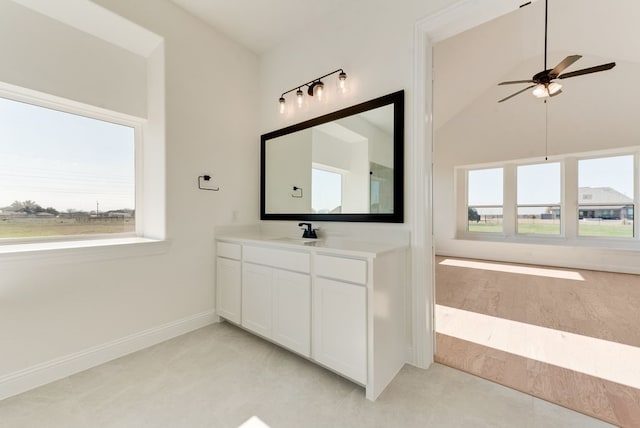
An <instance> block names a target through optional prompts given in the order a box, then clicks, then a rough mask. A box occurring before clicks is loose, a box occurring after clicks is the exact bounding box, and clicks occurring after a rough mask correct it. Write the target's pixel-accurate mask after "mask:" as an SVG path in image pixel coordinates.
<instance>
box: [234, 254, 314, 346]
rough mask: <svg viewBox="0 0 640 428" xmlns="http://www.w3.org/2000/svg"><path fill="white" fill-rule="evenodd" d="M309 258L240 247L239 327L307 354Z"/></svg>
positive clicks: (309, 321)
mask: <svg viewBox="0 0 640 428" xmlns="http://www.w3.org/2000/svg"><path fill="white" fill-rule="evenodd" d="M309 259H310V255H309V254H308V253H306V252H296V251H286V250H279V249H270V248H265V247H257V246H248V245H247V246H244V259H243V265H242V317H241V318H242V326H243V327H244V328H246V329H247V330H251V331H253V332H254V333H257V334H259V335H261V336H264V337H266V338H268V339H271V340H273V341H274V342H276V343H279V344H281V345H282V346H284V347H286V348H289V349H291V350H292V351H295V352H297V353H299V354H302V355H304V356H306V357H309V356H310V355H311V277H310V275H309V270H310V267H309V266H310V262H309Z"/></svg>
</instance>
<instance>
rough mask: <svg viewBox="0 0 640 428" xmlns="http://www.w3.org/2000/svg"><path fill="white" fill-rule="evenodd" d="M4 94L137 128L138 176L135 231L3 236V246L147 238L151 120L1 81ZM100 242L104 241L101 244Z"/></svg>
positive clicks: (65, 111) (1, 94)
mask: <svg viewBox="0 0 640 428" xmlns="http://www.w3.org/2000/svg"><path fill="white" fill-rule="evenodd" d="M0 97H2V98H5V99H8V100H12V101H17V102H22V103H27V104H31V105H33V106H36V107H42V108H47V109H52V110H56V111H60V112H64V113H69V114H73V115H77V116H83V117H87V118H90V119H95V120H100V121H103V122H109V123H113V124H117V125H122V126H127V127H130V128H132V129H133V138H134V169H135V173H134V179H135V184H134V186H135V195H134V197H135V206H134V209H135V231H134V232H123V233H108V234H86V235H58V236H34V237H16V238H0V247H8V246H13V245H19V246H20V245H22V244H38V243H44V244H48V243H56V242H61V243H63V242H74V241H96V242H97V241H102V240H109V239H118V240H121V239H123V238H124V239H126V238H143V237H144V222H143V219H144V203H143V197H144V181H143V178H144V165H143V163H144V161H143V159H144V151H143V150H144V141H143V138H144V135H143V129H144V127H145V125H146V123H147V120H146V119H143V118H139V117H136V116H132V115H128V114H125V113H119V112H116V111H112V110H108V109H104V108H101V107H96V106H92V105H89V104H85V103H81V102H78V101H73V100H69V99H66V98H62V97H58V96H55V95H50V94H46V93H43V92H39V91H35V90H32V89H27V88H23V87H18V86H15V85H10V84H6V83H3V82H0ZM97 245H100V244H97Z"/></svg>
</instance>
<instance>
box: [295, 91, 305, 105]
mask: <svg viewBox="0 0 640 428" xmlns="http://www.w3.org/2000/svg"><path fill="white" fill-rule="evenodd" d="M303 102H304V94H303V93H302V90H301V89H300V88H298V90H297V91H296V103H297V104H298V107H302V103H303Z"/></svg>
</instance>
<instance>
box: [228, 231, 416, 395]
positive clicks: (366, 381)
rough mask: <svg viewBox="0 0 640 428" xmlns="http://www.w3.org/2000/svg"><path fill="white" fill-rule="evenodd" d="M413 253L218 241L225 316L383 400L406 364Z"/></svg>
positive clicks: (309, 242) (263, 239)
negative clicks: (408, 278) (409, 267)
mask: <svg viewBox="0 0 640 428" xmlns="http://www.w3.org/2000/svg"><path fill="white" fill-rule="evenodd" d="M407 252H408V247H407V246H405V245H396V244H383V243H372V242H362V241H351V240H348V239H342V238H328V239H297V238H287V237H269V236H263V235H261V234H259V233H247V234H234V235H229V236H219V237H218V238H217V240H216V267H217V269H216V302H217V304H216V306H217V314H218V315H219V316H220V317H222V318H224V319H225V320H227V321H229V322H232V323H234V324H237V325H239V326H241V327H242V328H243V329H245V330H248V331H250V332H252V333H254V334H256V335H259V336H260V337H263V338H264V339H267V340H269V341H271V342H273V343H276V344H278V345H280V346H282V347H284V348H286V349H288V350H290V351H292V352H295V353H297V354H299V355H301V356H303V357H305V358H308V359H310V360H311V361H314V362H315V363H317V364H319V365H321V366H323V367H325V368H327V369H329V370H331V371H333V372H335V373H338V374H340V375H342V376H344V377H346V378H348V379H350V380H352V381H354V382H356V383H358V384H360V385H362V386H364V387H365V389H366V397H367V398H368V399H369V400H375V399H376V398H377V397H378V396H379V395H380V393H381V392H382V391H383V390H384V388H385V387H386V386H387V385H388V384H389V383H390V382H391V380H392V379H393V378H394V376H395V375H396V374H397V372H398V371H399V370H400V369H401V368H402V366H403V365H404V363H405V362H406V361H407V353H408V347H409V345H408V344H409V337H408V336H409V334H408V331H407V313H406V310H405V308H406V303H407V302H406V292H407V290H406V283H407V281H406V275H407V263H408V258H407Z"/></svg>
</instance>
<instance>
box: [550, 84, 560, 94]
mask: <svg viewBox="0 0 640 428" xmlns="http://www.w3.org/2000/svg"><path fill="white" fill-rule="evenodd" d="M547 89H548V90H549V95H554V94H555V93H556V92H558V91H559V90H560V89H562V85H561V84H559V83H556V82H551V83H549V87H548V88H547Z"/></svg>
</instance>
